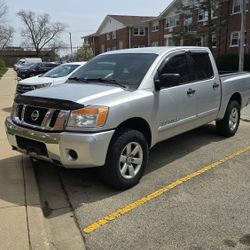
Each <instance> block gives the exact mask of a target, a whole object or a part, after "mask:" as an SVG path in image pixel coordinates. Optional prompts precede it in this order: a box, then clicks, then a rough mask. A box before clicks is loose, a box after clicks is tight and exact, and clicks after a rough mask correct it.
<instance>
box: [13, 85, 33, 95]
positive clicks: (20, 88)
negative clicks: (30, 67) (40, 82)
mask: <svg viewBox="0 0 250 250" xmlns="http://www.w3.org/2000/svg"><path fill="white" fill-rule="evenodd" d="M34 89H36V86H34V85H25V84H20V83H19V84H17V86H16V94H17V95H20V94H23V93H26V92H28V91H31V90H34Z"/></svg>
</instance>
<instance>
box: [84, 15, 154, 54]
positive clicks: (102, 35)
mask: <svg viewBox="0 0 250 250" xmlns="http://www.w3.org/2000/svg"><path fill="white" fill-rule="evenodd" d="M152 18H153V17H144V16H119V15H107V16H106V17H105V19H104V20H103V22H102V24H101V25H100V27H99V28H98V30H97V31H96V33H95V34H91V35H89V36H86V37H84V40H85V43H87V44H90V45H91V47H92V50H93V53H94V55H98V54H100V53H102V52H105V51H110V50H116V49H125V48H135V47H145V46H148V24H147V23H145V21H147V20H150V19H152Z"/></svg>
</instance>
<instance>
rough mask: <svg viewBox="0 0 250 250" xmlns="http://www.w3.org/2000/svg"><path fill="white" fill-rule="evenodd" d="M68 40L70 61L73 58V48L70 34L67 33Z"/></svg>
mask: <svg viewBox="0 0 250 250" xmlns="http://www.w3.org/2000/svg"><path fill="white" fill-rule="evenodd" d="M69 40H70V53H71V59H72V58H73V47H72V38H71V32H69Z"/></svg>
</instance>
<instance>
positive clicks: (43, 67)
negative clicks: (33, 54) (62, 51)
mask: <svg viewBox="0 0 250 250" xmlns="http://www.w3.org/2000/svg"><path fill="white" fill-rule="evenodd" d="M58 65H59V64H58V63H52V62H40V63H33V64H32V65H30V66H28V67H22V68H19V69H18V70H17V76H18V77H20V78H22V79H25V78H28V77H31V76H36V75H40V74H43V73H46V72H47V71H49V70H51V69H53V68H55V67H56V66H58Z"/></svg>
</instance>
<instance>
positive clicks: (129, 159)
mask: <svg viewBox="0 0 250 250" xmlns="http://www.w3.org/2000/svg"><path fill="white" fill-rule="evenodd" d="M147 162H148V143H147V141H146V139H145V136H144V135H143V134H142V133H141V132H139V131H137V130H132V129H121V130H119V131H118V132H117V133H116V134H115V135H114V138H113V139H112V141H111V144H110V147H109V150H108V155H107V159H106V163H105V166H104V167H101V168H100V169H99V175H100V178H101V179H102V180H103V181H104V182H105V183H107V184H108V185H109V186H111V187H113V188H116V189H128V188H131V187H133V186H134V185H136V184H137V183H138V182H139V180H140V179H141V177H142V175H143V173H144V170H145V168H146V165H147Z"/></svg>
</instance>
